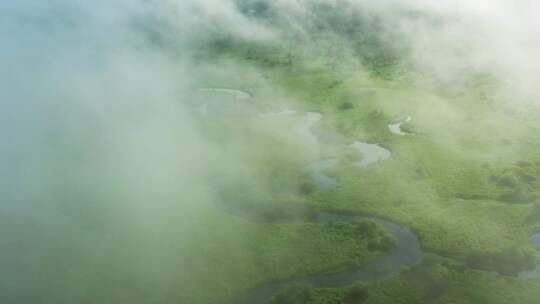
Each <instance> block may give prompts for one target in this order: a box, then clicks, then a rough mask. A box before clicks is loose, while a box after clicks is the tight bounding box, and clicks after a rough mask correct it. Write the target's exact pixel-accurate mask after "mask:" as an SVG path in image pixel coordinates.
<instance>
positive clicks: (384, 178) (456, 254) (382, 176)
mask: <svg viewBox="0 0 540 304" xmlns="http://www.w3.org/2000/svg"><path fill="white" fill-rule="evenodd" d="M306 49H309V46H308V47H305V48H303V47H297V48H291V47H269V46H266V45H264V44H263V45H261V44H257V43H252V44H249V43H245V42H239V43H234V42H229V43H228V44H227V45H226V46H223V45H218V46H214V48H210V49H209V51H207V52H206V53H204V54H203V55H201V56H202V59H204V60H206V61H207V60H209V58H210V60H211V61H213V62H214V64H217V65H219V64H226V63H227V62H235V63H236V64H237V65H239V66H245V67H246V70H248V71H249V72H247V73H243V75H246V74H249V75H257V76H258V77H260V79H259V81H255V80H253V79H254V77H245V78H244V77H241V76H240V77H235V78H234V79H230V78H229V79H225V78H220V77H219V76H218V77H216V79H214V80H213V81H210V82H209V83H208V84H209V85H219V86H220V87H234V88H240V89H244V90H247V91H249V92H250V93H252V94H253V96H254V97H253V101H252V102H253V104H255V105H256V107H258V108H259V109H265V110H268V109H272V108H273V107H276V105H278V107H279V105H280V104H281V105H286V106H288V107H291V108H293V109H295V110H298V111H315V112H320V113H322V114H323V121H322V122H321V125H320V126H319V127H318V129H319V131H320V132H323V133H324V132H327V133H329V134H339V138H340V140H341V142H343V143H350V142H352V141H354V140H359V141H365V142H371V143H379V144H381V145H382V146H384V147H386V148H388V149H389V150H391V152H392V157H391V158H390V159H389V160H386V161H384V162H381V163H379V164H377V165H376V166H373V167H372V168H368V169H364V170H361V169H359V168H355V167H352V166H350V163H351V162H350V159H351V158H354V157H355V156H354V155H353V156H351V153H353V152H351V151H350V150H348V149H347V147H346V145H344V144H336V143H327V144H323V146H322V147H321V148H320V150H319V151H317V153H313V152H310V153H307V154H306V155H303V156H302V157H299V156H298V155H299V153H287V152H285V153H284V150H283V149H276V150H274V151H273V152H275V155H279V156H278V157H277V158H274V157H272V158H271V159H266V160H265V159H261V158H258V159H257V160H256V161H254V163H257V164H259V165H258V166H257V170H262V171H258V173H257V174H255V175H257V176H263V178H262V179H263V180H266V181H274V182H275V181H276V180H278V179H279V180H280V181H281V182H280V185H278V186H275V187H274V188H275V189H282V188H283V187H284V186H285V188H287V185H288V187H289V188H290V189H289V190H288V192H293V193H295V196H296V199H297V200H296V201H297V203H298V201H300V204H302V202H304V201H305V203H307V204H309V205H310V206H317V207H318V208H320V210H332V211H339V212H350V213H357V214H367V215H375V216H379V217H383V218H388V219H391V220H393V221H395V222H399V223H402V224H404V225H406V226H407V227H410V228H411V229H412V230H414V231H415V232H416V233H417V234H418V235H419V237H420V240H421V245H422V247H423V249H424V250H425V251H427V252H432V253H436V254H439V255H442V256H444V257H449V258H452V259H454V261H455V262H456V263H458V262H459V263H465V264H467V265H468V266H471V267H468V268H466V270H460V271H456V270H454V269H451V268H446V267H444V266H440V267H439V266H438V268H437V267H435V268H434V267H429V269H427V270H422V271H425V272H426V273H428V274H429V275H430V276H440V277H444V280H445V281H448V282H450V283H448V285H449V286H448V287H445V289H444V293H443V294H442V295H440V296H438V297H437V299H436V303H469V302H470V303H515V302H512V301H511V299H512V297H521V298H520V299H525V298H527V299H529V298H530V299H531V300H530V301H532V299H534V297H535V296H536V293H537V292H536V291H535V290H536V289H535V286H537V285H538V281H537V280H518V279H514V278H511V277H508V278H505V277H493V276H491V275H489V274H488V273H487V272H479V271H475V270H473V268H478V269H483V270H495V271H499V272H500V273H503V274H510V275H515V274H516V273H517V272H518V271H521V270H524V269H530V268H531V267H533V264H534V256H535V253H534V250H533V248H532V247H531V245H530V243H529V240H528V238H529V236H530V235H531V234H532V233H533V232H535V231H539V229H540V224H539V222H538V216H537V213H538V212H537V210H538V209H537V207H536V206H535V204H534V203H535V202H536V199H537V197H538V195H539V194H538V192H537V191H536V189H538V187H537V186H538V185H537V183H538V180H539V178H540V166H539V163H538V160H537V156H536V155H535V153H534V152H535V151H538V148H539V147H540V138H539V137H538V135H537V134H539V133H538V132H537V131H538V128H539V124H538V123H536V122H534V121H523V120H520V119H519V118H517V117H515V116H513V115H509V114H508V113H505V112H504V111H501V110H500V108H499V107H498V105H499V103H501V100H500V99H499V98H497V96H492V95H493V94H495V93H493V94H492V95H490V94H491V93H490V92H489V86H486V85H483V84H475V83H474V81H472V82H473V84H472V85H469V86H467V87H464V88H460V89H461V90H457V92H456V91H451V90H448V89H442V88H440V87H437V86H434V85H432V84H430V83H429V82H426V83H417V82H416V83H413V82H411V80H410V79H412V78H419V77H418V76H417V75H409V74H406V73H403V72H401V70H400V67H399V66H396V67H394V68H393V69H392V68H389V67H385V69H384V72H380V73H373V72H370V70H369V69H368V70H367V72H366V70H365V69H360V65H359V64H350V65H347V64H337V66H334V65H332V64H330V63H328V62H325V61H328V58H327V57H325V56H323V55H317V54H313V53H312V52H311V53H310V52H309V51H307V50H306ZM255 78H256V77H255ZM473 80H474V79H473ZM261 82H262V83H267V84H268V83H269V84H271V85H272V86H274V87H276V88H277V90H274V91H273V92H271V93H272V94H271V96H272V100H270V98H268V97H267V96H268V93H269V92H268V91H265V85H264V84H263V85H261ZM486 91H487V92H488V93H486ZM285 96H286V97H285ZM407 115H410V116H412V117H413V119H412V121H411V122H408V123H406V124H405V125H404V126H403V129H404V130H405V131H407V132H409V133H410V134H409V135H406V136H398V135H395V134H392V133H391V132H389V130H388V127H387V125H388V124H389V123H393V122H396V121H399V120H400V119H402V118H403V117H405V116H407ZM257 134H260V133H257ZM251 142H254V147H257V146H262V147H265V148H263V149H267V148H268V149H270V150H272V149H273V147H275V145H274V144H272V143H271V140H270V141H268V138H266V139H261V138H260V137H258V139H256V140H252V141H251ZM297 149H298V150H297V151H301V148H297ZM278 150H279V151H278ZM265 152H268V151H267V150H265ZM300 154H301V153H300ZM264 155H265V157H266V156H267V155H272V153H269V154H266V153H264ZM259 156H260V155H259ZM317 157H320V158H323V157H338V158H339V159H340V160H341V161H340V164H339V165H338V166H337V167H336V168H333V169H331V170H329V172H328V173H329V174H331V175H334V176H335V177H336V178H337V179H338V182H339V186H338V188H337V189H336V190H334V191H331V192H325V193H321V192H318V191H317V190H313V189H311V190H309V191H301V190H299V189H300V188H301V187H300V185H301V184H303V183H308V181H306V177H305V176H304V175H303V173H302V168H303V166H305V165H306V164H307V163H308V162H309V161H310V160H313V159H315V158H317ZM263 158H264V157H263ZM271 168H274V169H275V170H274V169H271ZM287 176H288V177H287ZM291 185H294V186H291ZM246 187H249V186H246ZM261 195H262V197H264V194H261ZM254 196H256V195H254ZM298 197H300V198H298ZM263 200H264V199H263ZM289 201H293V200H289ZM244 224H245V225H253V224H248V223H244ZM257 227H259V229H258V230H260V231H265V232H264V235H266V238H273V239H274V241H268V240H267V241H265V242H263V243H265V244H266V245H267V246H270V248H264V249H260V250H256V251H255V253H253V252H252V253H251V254H253V255H254V256H255V257H256V258H257V259H265V258H268V257H269V255H271V253H268V252H266V249H268V250H270V252H275V250H278V249H277V248H282V249H283V252H288V255H287V257H283V259H285V260H287V261H295V259H297V258H299V256H297V253H298V252H302V254H305V253H304V252H306V253H307V255H308V256H305V257H302V258H301V260H302V261H303V263H301V264H298V265H296V267H294V268H293V269H286V270H278V269H277V268H279V267H277V265H273V266H275V267H273V268H272V269H273V270H274V273H272V275H269V276H266V277H265V276H261V277H257V278H253V277H252V278H245V282H244V283H243V284H239V287H238V288H237V289H236V290H238V289H242V287H248V286H251V285H253V284H254V282H256V283H258V282H263V281H267V280H272V279H277V278H286V277H291V276H294V275H297V274H299V273H304V274H305V273H317V272H319V271H338V270H339V269H342V268H343V267H344V265H347V263H348V264H349V265H352V264H354V265H360V264H362V263H365V262H366V261H367V260H369V259H370V258H371V257H373V255H372V254H369V253H366V254H365V255H364V256H363V257H362V258H358V256H356V257H355V254H354V251H355V250H357V249H360V251H358V252H362V249H361V248H360V247H357V246H359V245H358V244H356V243H352V244H356V245H351V244H349V243H347V242H345V239H346V238H343V239H341V241H340V238H339V237H336V236H334V237H330V236H331V235H332V233H333V232H331V231H326V230H325V227H320V226H316V225H307V224H304V225H298V226H288V225H284V226H282V225H262V226H257ZM292 227H295V228H294V229H293V228H292ZM287 230H294V232H293V231H287ZM315 231H316V232H317V233H315ZM302 233H304V235H302V237H300V236H301V234H302ZM321 233H326V234H330V235H329V236H328V238H325V237H321V236H320V235H319V236H316V235H318V234H321ZM342 233H343V232H340V233H339V235H341V234H342ZM280 234H281V236H279V235H280ZM311 237H313V239H310V238H311ZM340 237H343V235H342V236H340ZM349 237H351V236H350V235H349ZM262 238H263V239H264V238H265V237H262ZM300 238H302V241H301V242H300ZM292 240H295V241H293V242H291V243H290V244H289V241H292ZM326 242H328V243H326ZM336 242H337V243H336ZM338 243H339V246H344V247H342V248H340V247H339V246H335V245H336V244H338ZM310 244H312V245H313V246H317V247H318V246H321V247H326V246H328V247H333V248H336V249H338V248H339V250H340V251H342V252H343V253H342V254H340V255H332V254H329V253H324V252H319V254H320V255H321V256H313V257H309V254H313V253H309V250H306V248H310V246H311V245H310ZM272 246H276V247H272ZM295 246H298V247H295ZM271 248H273V249H271ZM363 250H365V249H363ZM278 252H279V250H278ZM358 252H356V254H359V253H358ZM302 254H300V255H302ZM361 255H362V254H361ZM255 257H254V258H255ZM273 259H274V258H272V259H270V260H273ZM355 259H356V260H355ZM483 259H484V260H489V261H491V262H488V263H478V260H483ZM353 261H355V262H353ZM475 261H476V262H475ZM501 261H504V262H501ZM296 262H298V261H295V262H293V263H292V264H295V263H296ZM311 263H314V264H313V265H312V264H311ZM319 263H321V264H319ZM286 264H288V263H287V262H285V263H283V265H286ZM502 264H504V265H502ZM232 265H235V264H232ZM300 265H301V266H300ZM244 267H247V266H244ZM418 267H419V268H420V269H423V268H422V267H425V266H418ZM233 269H234V270H233ZM229 270H230V271H231V274H232V273H237V271H236V268H235V267H233V266H231V269H229ZM415 271H417V270H414V269H413V270H408V271H405V272H404V273H402V274H401V275H400V276H399V277H397V278H395V279H393V280H390V281H388V282H384V283H377V284H375V285H370V287H369V291H370V295H371V296H370V298H369V300H368V301H367V302H366V303H390V302H391V303H419V302H423V301H422V298H421V297H423V296H424V295H422V292H424V293H425V292H426V291H425V290H424V289H426V288H425V287H422V286H420V285H421V284H419V283H418V284H417V283H414V282H413V283H411V281H410V280H408V277H409V276H410V275H411V273H414V272H415ZM441 272H442V273H441ZM226 275H227V274H226V271H225V272H224V273H223V276H224V277H225V276H226ZM494 289H495V290H497V293H500V296H495V295H494V294H493V293H492V290H494ZM422 290H424V291H422ZM518 291H519V292H518ZM343 292H344V291H343V290H319V291H316V292H315V293H316V295H317V298H319V300H317V301H316V302H313V303H341V302H339V301H337V300H336V301H337V302H336V301H334V302H332V300H329V299H331V298H336V297H337V298H339V296H336V293H337V294H343ZM398 299H399V300H398ZM495 299H496V300H495ZM524 301H525V300H524ZM434 303H435V302H434ZM522 303H529V302H527V301H525V302H522ZM530 303H532V302H530Z"/></svg>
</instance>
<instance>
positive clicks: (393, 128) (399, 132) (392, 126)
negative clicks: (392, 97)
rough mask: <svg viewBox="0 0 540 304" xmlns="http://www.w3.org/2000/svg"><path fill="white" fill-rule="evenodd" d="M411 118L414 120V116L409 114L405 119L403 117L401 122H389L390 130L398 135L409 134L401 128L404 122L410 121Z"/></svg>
mask: <svg viewBox="0 0 540 304" xmlns="http://www.w3.org/2000/svg"><path fill="white" fill-rule="evenodd" d="M411 120H412V117H410V116H407V117H406V118H405V119H403V120H402V121H400V122H397V123H395V124H389V125H388V129H389V130H390V132H392V133H393V134H396V135H407V134H408V133H405V132H403V131H402V130H401V125H403V124H404V123H407V122H409V121H411Z"/></svg>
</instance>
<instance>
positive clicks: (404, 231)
mask: <svg viewBox="0 0 540 304" xmlns="http://www.w3.org/2000/svg"><path fill="white" fill-rule="evenodd" d="M199 91H201V92H214V93H225V94H230V95H232V96H234V97H235V98H236V99H250V98H251V94H249V93H247V92H245V91H241V90H234V89H224V88H203V89H199ZM258 115H261V116H272V115H277V116H280V115H297V113H296V112H295V111H283V112H278V113H258ZM321 119H322V115H321V114H320V113H316V112H308V113H306V115H305V116H303V118H302V121H301V123H300V126H299V127H298V129H297V130H296V131H297V133H298V134H299V135H300V136H302V137H304V138H307V139H309V140H310V141H312V142H314V143H318V142H319V139H318V137H317V135H316V134H315V133H314V132H313V127H314V126H315V125H316V124H317V123H318V122H319V121H320V120H321ZM411 119H412V118H411V117H410V116H408V117H406V118H405V119H404V120H402V121H400V122H398V123H395V124H390V125H388V128H389V130H390V131H391V132H392V133H393V134H396V135H407V134H408V133H405V132H403V131H402V130H401V125H403V124H404V123H406V122H409V121H410V120H411ZM349 147H351V148H354V149H357V150H358V151H360V153H361V157H360V159H359V160H358V161H357V162H355V163H354V164H353V165H355V166H358V167H361V168H365V167H368V166H372V165H375V164H377V163H379V162H381V161H384V160H386V159H388V158H390V157H391V152H390V151H389V150H387V149H385V148H383V147H381V146H380V145H378V144H369V143H363V142H353V143H352V144H350V145H349ZM337 163H338V160H337V159H324V160H319V161H316V162H313V163H311V164H309V165H308V166H307V167H306V168H305V172H306V173H307V174H308V175H309V176H310V177H311V179H312V180H313V181H314V182H315V184H316V185H317V187H318V188H319V190H320V191H330V190H333V189H335V188H336V187H337V185H338V181H337V180H336V178H334V177H331V176H328V175H327V174H325V172H324V171H325V170H327V169H329V168H331V167H332V166H335V165H336V164H337ZM217 201H219V202H220V204H219V205H220V208H221V209H222V210H223V211H225V212H227V213H229V214H232V215H234V216H239V217H242V218H245V219H248V220H251V221H257V222H260V221H261V220H260V218H256V217H253V216H252V214H249V212H246V211H245V210H238V209H234V208H231V207H228V206H227V205H226V204H225V203H224V202H223V201H222V200H220V199H218V200H217ZM359 219H360V220H362V219H364V220H372V221H374V222H376V223H378V224H379V225H382V226H383V227H384V228H385V229H386V230H387V231H388V232H389V233H390V234H391V235H392V236H393V237H394V239H395V242H396V247H395V249H394V251H392V252H391V253H389V254H387V255H384V256H381V257H379V258H377V259H376V260H374V261H372V262H370V263H369V264H367V265H365V266H364V267H362V268H360V269H349V270H347V271H344V272H341V273H337V274H330V275H311V276H306V277H299V278H290V279H284V280H280V281H276V282H270V283H263V284H260V285H258V286H255V287H254V288H252V289H250V290H248V291H247V292H246V293H244V294H243V295H242V296H240V297H239V298H238V299H237V301H236V303H239V304H254V303H266V302H268V301H269V300H270V299H271V298H272V296H274V295H275V294H277V293H278V292H279V291H281V290H283V289H284V288H286V287H287V286H288V285H289V284H291V283H304V284H308V285H311V286H313V287H315V288H336V287H343V286H347V285H351V284H353V283H356V282H369V281H372V280H374V279H377V280H384V279H387V278H389V277H391V276H393V275H395V274H397V273H399V272H400V271H401V269H402V268H403V267H405V266H412V265H414V264H416V263H418V262H419V261H420V260H421V259H422V257H423V256H424V252H423V251H422V250H421V248H420V243H419V241H418V237H417V235H416V234H414V233H413V232H412V231H411V230H410V229H408V228H407V227H404V226H401V225H399V224H397V223H395V222H392V221H389V220H385V219H380V218H377V217H366V216H359V215H343V214H338V213H331V212H322V213H321V214H320V215H319V216H318V218H317V219H315V220H313V221H308V220H306V221H305V222H306V223H308V222H309V223H316V224H324V223H328V222H336V221H339V222H353V221H357V220H359ZM272 223H274V224H275V223H276V221H273V222H272ZM278 223H290V221H288V220H286V219H285V220H283V221H278ZM295 223H298V222H297V221H295ZM531 242H532V243H533V245H534V246H535V248H537V249H538V250H539V254H540V234H535V235H533V236H532V237H531ZM520 277H521V278H525V279H526V278H532V277H540V265H539V266H538V267H537V268H536V269H535V270H533V271H530V272H523V273H521V274H520Z"/></svg>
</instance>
